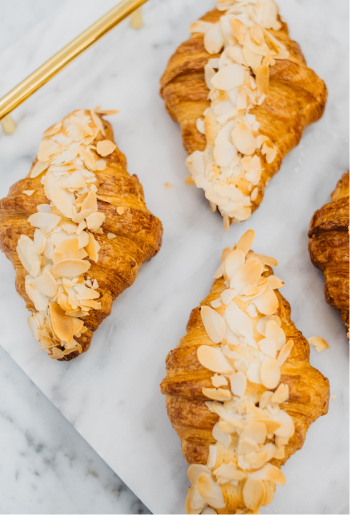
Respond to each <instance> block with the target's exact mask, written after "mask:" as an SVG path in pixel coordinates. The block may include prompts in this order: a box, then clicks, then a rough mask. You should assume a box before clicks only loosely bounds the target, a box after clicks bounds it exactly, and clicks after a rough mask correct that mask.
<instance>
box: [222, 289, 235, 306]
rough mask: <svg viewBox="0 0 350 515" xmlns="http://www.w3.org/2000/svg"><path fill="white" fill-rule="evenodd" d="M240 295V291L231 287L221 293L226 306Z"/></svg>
mask: <svg viewBox="0 0 350 515" xmlns="http://www.w3.org/2000/svg"><path fill="white" fill-rule="evenodd" d="M236 295H238V291H237V290H235V289H234V288H229V289H227V290H224V291H223V292H222V293H221V300H222V302H223V303H224V304H226V306H227V305H228V304H229V303H230V302H231V301H232V300H233V299H234V298H235V297H236Z"/></svg>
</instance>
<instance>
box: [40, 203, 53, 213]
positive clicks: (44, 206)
mask: <svg viewBox="0 0 350 515" xmlns="http://www.w3.org/2000/svg"><path fill="white" fill-rule="evenodd" d="M36 209H37V211H38V212H39V213H50V212H51V206H50V205H49V204H39V205H38V206H36Z"/></svg>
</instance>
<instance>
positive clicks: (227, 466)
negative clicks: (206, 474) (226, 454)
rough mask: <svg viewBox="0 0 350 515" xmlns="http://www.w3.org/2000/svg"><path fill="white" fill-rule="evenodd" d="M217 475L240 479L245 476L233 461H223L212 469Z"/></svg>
mask: <svg viewBox="0 0 350 515" xmlns="http://www.w3.org/2000/svg"><path fill="white" fill-rule="evenodd" d="M213 474H214V475H215V476H217V477H222V478H225V479H229V480H234V481H235V480H236V481H240V480H241V479H244V478H245V477H246V475H245V473H244V472H242V471H241V470H238V469H237V467H236V466H235V464H234V463H224V464H222V465H220V467H218V468H217V469H215V470H214V471H213Z"/></svg>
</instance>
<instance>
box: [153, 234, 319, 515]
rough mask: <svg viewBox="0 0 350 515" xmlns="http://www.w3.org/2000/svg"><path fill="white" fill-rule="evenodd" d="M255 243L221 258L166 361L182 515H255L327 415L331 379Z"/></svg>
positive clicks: (246, 239) (245, 239) (244, 242)
mask: <svg viewBox="0 0 350 515" xmlns="http://www.w3.org/2000/svg"><path fill="white" fill-rule="evenodd" d="M254 236H255V233H254V231H252V230H249V231H248V232H247V233H245V234H244V235H243V236H242V238H241V239H240V241H239V242H238V244H237V245H235V246H234V249H233V250H232V249H230V248H227V249H225V250H224V252H223V255H222V260H221V265H220V267H219V269H218V271H217V272H216V273H215V275H214V278H215V281H214V284H213V286H212V289H211V291H210V294H209V295H208V297H207V298H206V299H205V300H204V301H203V302H201V304H200V306H199V307H197V308H195V309H194V310H193V311H192V313H191V315H190V318H189V321H188V324H187V334H186V336H184V338H182V340H181V341H180V343H179V345H178V346H177V348H176V349H175V350H173V351H171V352H170V353H169V355H168V357H167V359H166V369H167V376H166V378H165V379H164V380H163V382H162V383H161V391H162V393H163V394H164V395H166V405H167V411H168V416H169V419H170V421H171V423H172V425H173V427H174V429H175V430H176V432H177V434H178V435H179V437H180V439H181V444H182V450H183V454H184V457H185V459H186V461H187V462H188V463H189V465H190V468H189V470H188V477H189V479H190V481H191V483H192V487H191V488H190V489H189V492H188V497H187V501H186V509H187V512H188V513H216V512H217V513H258V512H259V508H260V506H266V505H268V504H269V503H270V502H271V501H272V499H273V495H274V492H275V489H276V484H278V485H283V484H284V483H285V477H284V474H283V473H282V471H281V470H280V468H281V466H282V465H283V464H284V463H285V462H286V461H287V460H288V459H289V458H290V456H292V455H293V454H294V453H295V452H296V451H297V450H299V449H301V447H302V446H303V444H304V441H305V437H306V432H307V430H308V428H309V426H310V424H311V423H312V422H314V421H315V420H316V419H317V418H318V417H319V416H321V415H325V414H326V413H327V411H328V401H329V383H328V380H327V379H326V378H325V377H324V376H323V375H322V374H321V373H320V372H319V371H318V370H316V369H315V368H313V367H312V366H311V365H310V362H309V344H308V342H307V340H306V339H305V338H304V337H303V335H302V334H301V332H300V331H298V330H297V329H296V327H295V326H294V324H293V322H292V321H291V318H290V306H289V304H288V302H287V301H286V300H285V299H284V298H283V297H282V295H281V294H280V293H279V292H278V291H277V289H278V288H281V287H282V286H283V282H282V281H281V280H280V279H278V278H277V277H275V276H274V275H273V274H272V269H271V266H275V265H277V262H276V261H275V260H274V259H273V258H270V257H267V256H263V255H259V254H255V253H254V252H252V251H251V250H249V249H250V246H251V244H252V241H253V239H254Z"/></svg>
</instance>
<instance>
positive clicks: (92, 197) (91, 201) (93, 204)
mask: <svg viewBox="0 0 350 515" xmlns="http://www.w3.org/2000/svg"><path fill="white" fill-rule="evenodd" d="M85 209H90V213H96V212H97V210H98V208H97V198H96V193H95V192H94V191H89V193H88V195H87V196H86V198H85V199H84V200H83V203H82V205H81V210H82V211H83V210H85Z"/></svg>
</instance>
